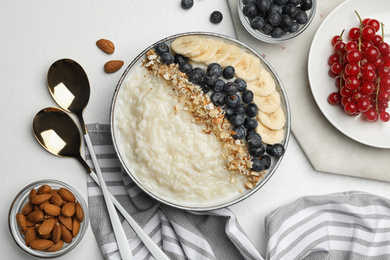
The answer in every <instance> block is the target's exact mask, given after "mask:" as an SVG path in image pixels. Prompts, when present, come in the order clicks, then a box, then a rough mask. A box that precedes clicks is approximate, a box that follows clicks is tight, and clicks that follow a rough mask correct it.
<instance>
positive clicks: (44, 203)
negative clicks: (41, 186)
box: [39, 201, 50, 210]
mask: <svg viewBox="0 0 390 260" xmlns="http://www.w3.org/2000/svg"><path fill="white" fill-rule="evenodd" d="M48 204H50V201H45V202H43V203H42V204H39V209H40V210H43V208H44V207H45V206H46V205H48Z"/></svg>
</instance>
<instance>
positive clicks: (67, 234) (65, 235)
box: [60, 224, 73, 243]
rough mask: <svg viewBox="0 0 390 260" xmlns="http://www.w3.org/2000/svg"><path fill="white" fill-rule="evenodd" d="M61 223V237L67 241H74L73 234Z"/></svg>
mask: <svg viewBox="0 0 390 260" xmlns="http://www.w3.org/2000/svg"><path fill="white" fill-rule="evenodd" d="M60 225H61V238H62V240H64V242H65V243H70V242H72V239H73V236H72V233H70V231H69V230H68V229H67V228H66V227H65V226H64V225H62V224H60Z"/></svg>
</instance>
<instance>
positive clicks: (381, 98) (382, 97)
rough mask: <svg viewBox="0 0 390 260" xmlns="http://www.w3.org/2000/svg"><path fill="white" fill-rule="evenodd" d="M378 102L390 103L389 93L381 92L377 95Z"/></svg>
mask: <svg viewBox="0 0 390 260" xmlns="http://www.w3.org/2000/svg"><path fill="white" fill-rule="evenodd" d="M378 100H379V101H380V102H383V103H387V102H389V101H390V95H389V93H387V92H383V91H381V93H379V95H378Z"/></svg>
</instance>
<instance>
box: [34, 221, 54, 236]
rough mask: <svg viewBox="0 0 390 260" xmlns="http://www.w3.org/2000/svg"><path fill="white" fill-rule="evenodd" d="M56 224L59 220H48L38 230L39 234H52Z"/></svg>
mask: <svg viewBox="0 0 390 260" xmlns="http://www.w3.org/2000/svg"><path fill="white" fill-rule="evenodd" d="M56 223H57V220H56V219H55V218H49V219H47V220H46V221H44V222H43V223H42V225H41V227H40V228H39V229H38V234H39V235H41V236H46V235H47V234H50V233H51V231H52V230H53V228H54V225H55V224H56Z"/></svg>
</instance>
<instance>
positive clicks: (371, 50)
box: [364, 46, 379, 61]
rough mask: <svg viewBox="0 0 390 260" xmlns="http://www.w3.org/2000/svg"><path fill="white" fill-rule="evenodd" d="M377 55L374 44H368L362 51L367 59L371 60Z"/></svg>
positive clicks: (377, 51)
mask: <svg viewBox="0 0 390 260" xmlns="http://www.w3.org/2000/svg"><path fill="white" fill-rule="evenodd" d="M378 57H379V50H378V48H377V47H375V46H370V47H368V48H367V49H366V50H365V51H364V58H366V59H367V60H368V61H373V60H375V59H376V58H378Z"/></svg>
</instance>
